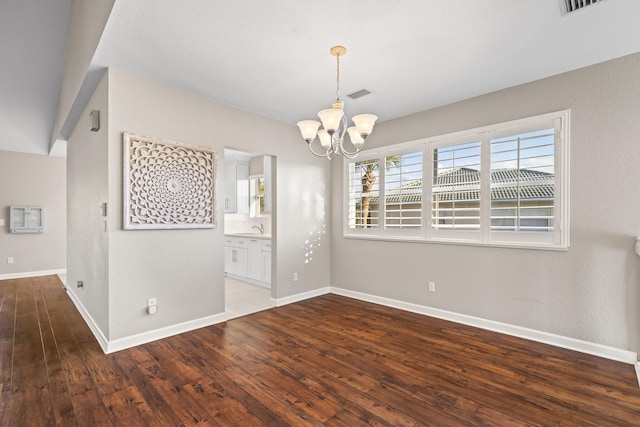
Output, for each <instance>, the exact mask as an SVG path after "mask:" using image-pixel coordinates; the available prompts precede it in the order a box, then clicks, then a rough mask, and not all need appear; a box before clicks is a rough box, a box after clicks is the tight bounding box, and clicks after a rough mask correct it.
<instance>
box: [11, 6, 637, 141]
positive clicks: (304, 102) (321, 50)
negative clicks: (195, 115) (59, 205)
mask: <svg viewBox="0 0 640 427" xmlns="http://www.w3.org/2000/svg"><path fill="white" fill-rule="evenodd" d="M25 1H32V0H25ZM9 3H10V4H11V7H10V8H9V9H10V10H9V13H10V14H13V15H14V16H12V17H7V16H6V14H5V13H4V11H3V13H1V14H0V15H1V16H3V18H2V23H3V24H4V21H7V23H13V24H14V25H12V26H10V28H9V29H5V28H4V25H3V28H2V30H1V31H3V33H2V40H7V37H9V38H10V41H8V42H6V43H5V42H3V45H2V50H1V51H0V53H1V54H3V59H7V60H9V62H11V63H12V64H13V63H18V64H16V65H12V67H11V68H12V70H11V71H8V72H7V71H5V70H3V71H2V72H3V73H4V74H2V77H3V78H2V79H1V80H2V81H1V82H0V84H2V91H3V92H2V94H3V96H2V98H1V100H0V103H1V105H0V108H1V110H0V111H2V113H3V114H5V112H6V114H12V115H14V116H16V115H18V114H19V113H20V112H22V113H23V115H24V116H25V117H26V116H30V118H29V120H28V123H31V124H32V126H33V127H34V128H38V129H39V131H38V132H37V133H35V132H32V133H30V134H29V135H26V134H25V135H21V134H20V132H19V131H18V130H17V129H22V130H24V129H25V128H28V127H29V126H26V125H25V123H26V122H27V121H26V120H25V121H22V122H20V125H19V126H6V125H4V124H3V125H0V149H13V150H17V149H18V148H22V150H17V151H30V150H31V151H38V150H39V151H41V152H46V151H47V148H48V143H49V141H50V140H51V135H50V134H49V135H46V133H47V130H48V132H49V133H50V132H51V125H50V122H51V117H53V116H54V111H51V105H54V107H53V108H54V110H55V102H53V101H52V99H53V98H55V96H52V95H51V94H52V93H54V94H55V92H56V88H58V90H59V72H60V69H61V65H60V62H59V61H60V58H61V57H62V56H63V53H62V51H61V50H60V49H59V43H58V44H54V43H53V41H52V40H48V38H47V37H45V35H44V34H43V35H41V36H40V37H39V40H40V41H41V42H43V43H42V44H37V43H36V45H37V46H35V48H36V49H35V50H33V49H32V47H33V46H31V45H33V44H34V43H33V38H32V36H30V35H29V34H27V33H28V31H27V30H24V29H22V25H18V24H16V21H20V20H21V19H27V17H26V16H25V14H24V13H21V14H20V16H17V15H16V14H17V13H18V12H20V10H19V9H20V7H18V6H17V4H18V3H20V4H21V3H22V1H20V0H11V1H9ZM37 3H38V4H40V5H43V4H49V3H59V4H62V5H67V4H68V3H69V2H68V1H64V0H47V2H37ZM4 7H5V6H4V5H3V8H4ZM12 9H16V10H12ZM43 9H44V7H43ZM54 9H55V7H54ZM61 9H64V7H62V8H61ZM56 12H57V13H56V14H54V13H52V12H46V11H42V10H39V11H38V13H40V14H41V15H48V18H49V21H51V22H48V23H47V26H49V27H52V28H50V30H49V31H50V32H55V31H54V30H56V31H58V32H59V31H60V27H64V26H65V25H66V24H65V22H66V21H65V19H66V18H65V17H64V16H58V15H64V13H62V12H61V10H60V9H58V10H56ZM638 16H640V1H637V0H605V1H603V2H600V3H598V4H597V5H595V6H591V7H589V8H586V9H584V10H581V11H578V12H576V13H574V14H571V15H567V16H562V15H561V13H560V6H559V2H558V0H482V1H477V0H447V1H445V0H398V1H393V2H390V1H383V0H350V1H341V0H324V1H317V0H315V1H314V0H277V1H268V2H266V1H256V0H234V1H228V0H225V1H222V0H182V1H175V0H135V1H126V0H116V2H115V5H114V8H113V11H112V13H111V16H110V18H109V21H108V23H107V26H106V28H105V31H104V34H103V36H102V39H101V41H100V43H99V45H98V49H97V51H96V54H95V56H94V60H93V63H92V68H93V69H95V68H99V67H108V66H110V67H116V68H119V69H121V70H123V71H126V72H129V73H132V74H135V75H138V76H141V77H144V78H146V79H149V80H154V81H157V82H160V83H164V84H167V85H171V86H175V87H179V88H183V89H185V90H188V91H192V92H195V93H198V94H201V95H203V96H206V97H210V98H212V99H215V100H218V101H220V102H223V103H226V104H229V105H232V106H235V107H238V108H241V109H244V110H248V111H252V112H255V113H258V114H261V115H264V116H267V117H272V118H274V119H277V120H280V121H283V122H286V123H290V124H295V123H296V122H297V121H299V120H302V119H307V118H315V114H316V112H317V111H318V110H320V109H322V108H327V107H329V106H330V104H331V102H332V101H333V100H334V98H335V93H336V63H335V58H334V57H332V56H331V55H330V54H329V48H330V47H331V46H333V45H337V44H340V45H344V46H346V47H347V54H346V55H345V56H344V57H343V58H342V59H341V88H340V93H341V95H342V99H343V100H344V101H345V111H346V113H347V115H348V116H353V115H355V114H358V113H362V112H370V113H374V114H377V115H378V116H379V117H380V119H379V121H385V120H389V119H393V118H397V117H400V116H404V115H407V114H411V113H414V112H418V111H422V110H425V109H428V108H432V107H436V106H440V105H444V104H448V103H451V102H455V101H458V100H462V99H466V98H470V97H473V96H477V95H480V94H484V93H488V92H492V91H495V90H498V89H502V88H506V87H510V86H514V85H517V84H521V83H526V82H529V81H532V80H537V79H540V78H544V77H547V76H551V75H554V74H558V73H562V72H565V71H570V70H573V69H577V68H581V67H584V66H588V65H591V64H594V63H598V62H602V61H606V60H609V59H613V58H617V57H620V56H624V55H627V54H631V53H635V52H639V51H640V25H638V24H637V17H638ZM54 21H56V23H55V25H54ZM30 37H31V38H30ZM45 39H46V40H45ZM29 40H32V41H31V42H30V41H29ZM45 42H46V43H45ZM5 44H6V45H8V46H5ZM25 51H29V52H31V54H26V53H25ZM45 54H46V56H47V58H49V59H48V60H46V61H45V60H44V59H43V56H45ZM3 68H4V67H3ZM25 69H30V70H34V72H33V74H30V73H23V72H20V71H21V70H25ZM45 77H46V83H44V81H45V80H43V79H45ZM41 81H42V82H43V83H42V85H43V87H40V86H38V88H36V87H35V82H41ZM362 88H366V89H368V90H370V91H371V92H372V94H371V95H368V96H365V97H363V98H360V99H358V100H355V101H354V100H351V99H350V98H348V97H347V96H346V95H347V94H349V93H351V92H354V91H357V90H360V89H362ZM9 89H11V90H10V91H9ZM5 93H6V94H8V96H6V97H5ZM41 98H47V99H46V100H41ZM21 103H22V104H24V105H23V106H21ZM77 104H79V105H80V106H83V105H84V104H83V103H81V102H79V103H77ZM36 106H37V108H36ZM45 106H46V108H45ZM18 108H19V110H20V111H18ZM16 125H18V123H16ZM47 128H48V129H47ZM8 143H11V144H12V145H9V144H8ZM39 147H41V148H39Z"/></svg>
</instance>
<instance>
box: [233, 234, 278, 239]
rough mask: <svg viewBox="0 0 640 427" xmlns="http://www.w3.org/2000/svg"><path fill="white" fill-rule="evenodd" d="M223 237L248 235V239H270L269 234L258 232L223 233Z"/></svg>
mask: <svg viewBox="0 0 640 427" xmlns="http://www.w3.org/2000/svg"><path fill="white" fill-rule="evenodd" d="M224 235H225V237H226V236H228V237H248V238H250V239H262V240H271V235H270V234H258V233H224Z"/></svg>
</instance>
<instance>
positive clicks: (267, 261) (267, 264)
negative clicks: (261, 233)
mask: <svg viewBox="0 0 640 427" xmlns="http://www.w3.org/2000/svg"><path fill="white" fill-rule="evenodd" d="M260 255H261V257H262V281H263V282H266V283H271V240H263V241H262V247H261V254H260Z"/></svg>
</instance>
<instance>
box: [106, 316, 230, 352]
mask: <svg viewBox="0 0 640 427" xmlns="http://www.w3.org/2000/svg"><path fill="white" fill-rule="evenodd" d="M226 321H227V315H226V313H219V314H214V315H211V316H205V317H201V318H199V319H194V320H188V321H186V322H182V323H178V324H176V325H170V326H165V327H163V328H159V329H154V330H152V331H147V332H142V333H140V334H136V335H131V336H128V337H124V338H119V339H117V340H113V341H109V342H108V344H107V349H106V351H105V353H107V354H109V353H113V352H116V351H120V350H124V349H126V348H131V347H135V346H138V345H141V344H146V343H148V342H151V341H156V340H160V339H162V338H168V337H170V336H173V335H178V334H183V333H185V332H189V331H193V330H194V329H200V328H204V327H207V326H211V325H215V324H217V323H222V322H226Z"/></svg>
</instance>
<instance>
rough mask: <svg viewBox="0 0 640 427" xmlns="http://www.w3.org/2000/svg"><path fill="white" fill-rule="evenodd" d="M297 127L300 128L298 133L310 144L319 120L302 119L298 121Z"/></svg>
mask: <svg viewBox="0 0 640 427" xmlns="http://www.w3.org/2000/svg"><path fill="white" fill-rule="evenodd" d="M298 127H299V128H300V133H302V138H304V140H305V141H307V144H311V141H313V140H314V139H315V138H316V134H317V133H318V128H319V127H320V122H319V121H317V120H302V121H300V122H298Z"/></svg>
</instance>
